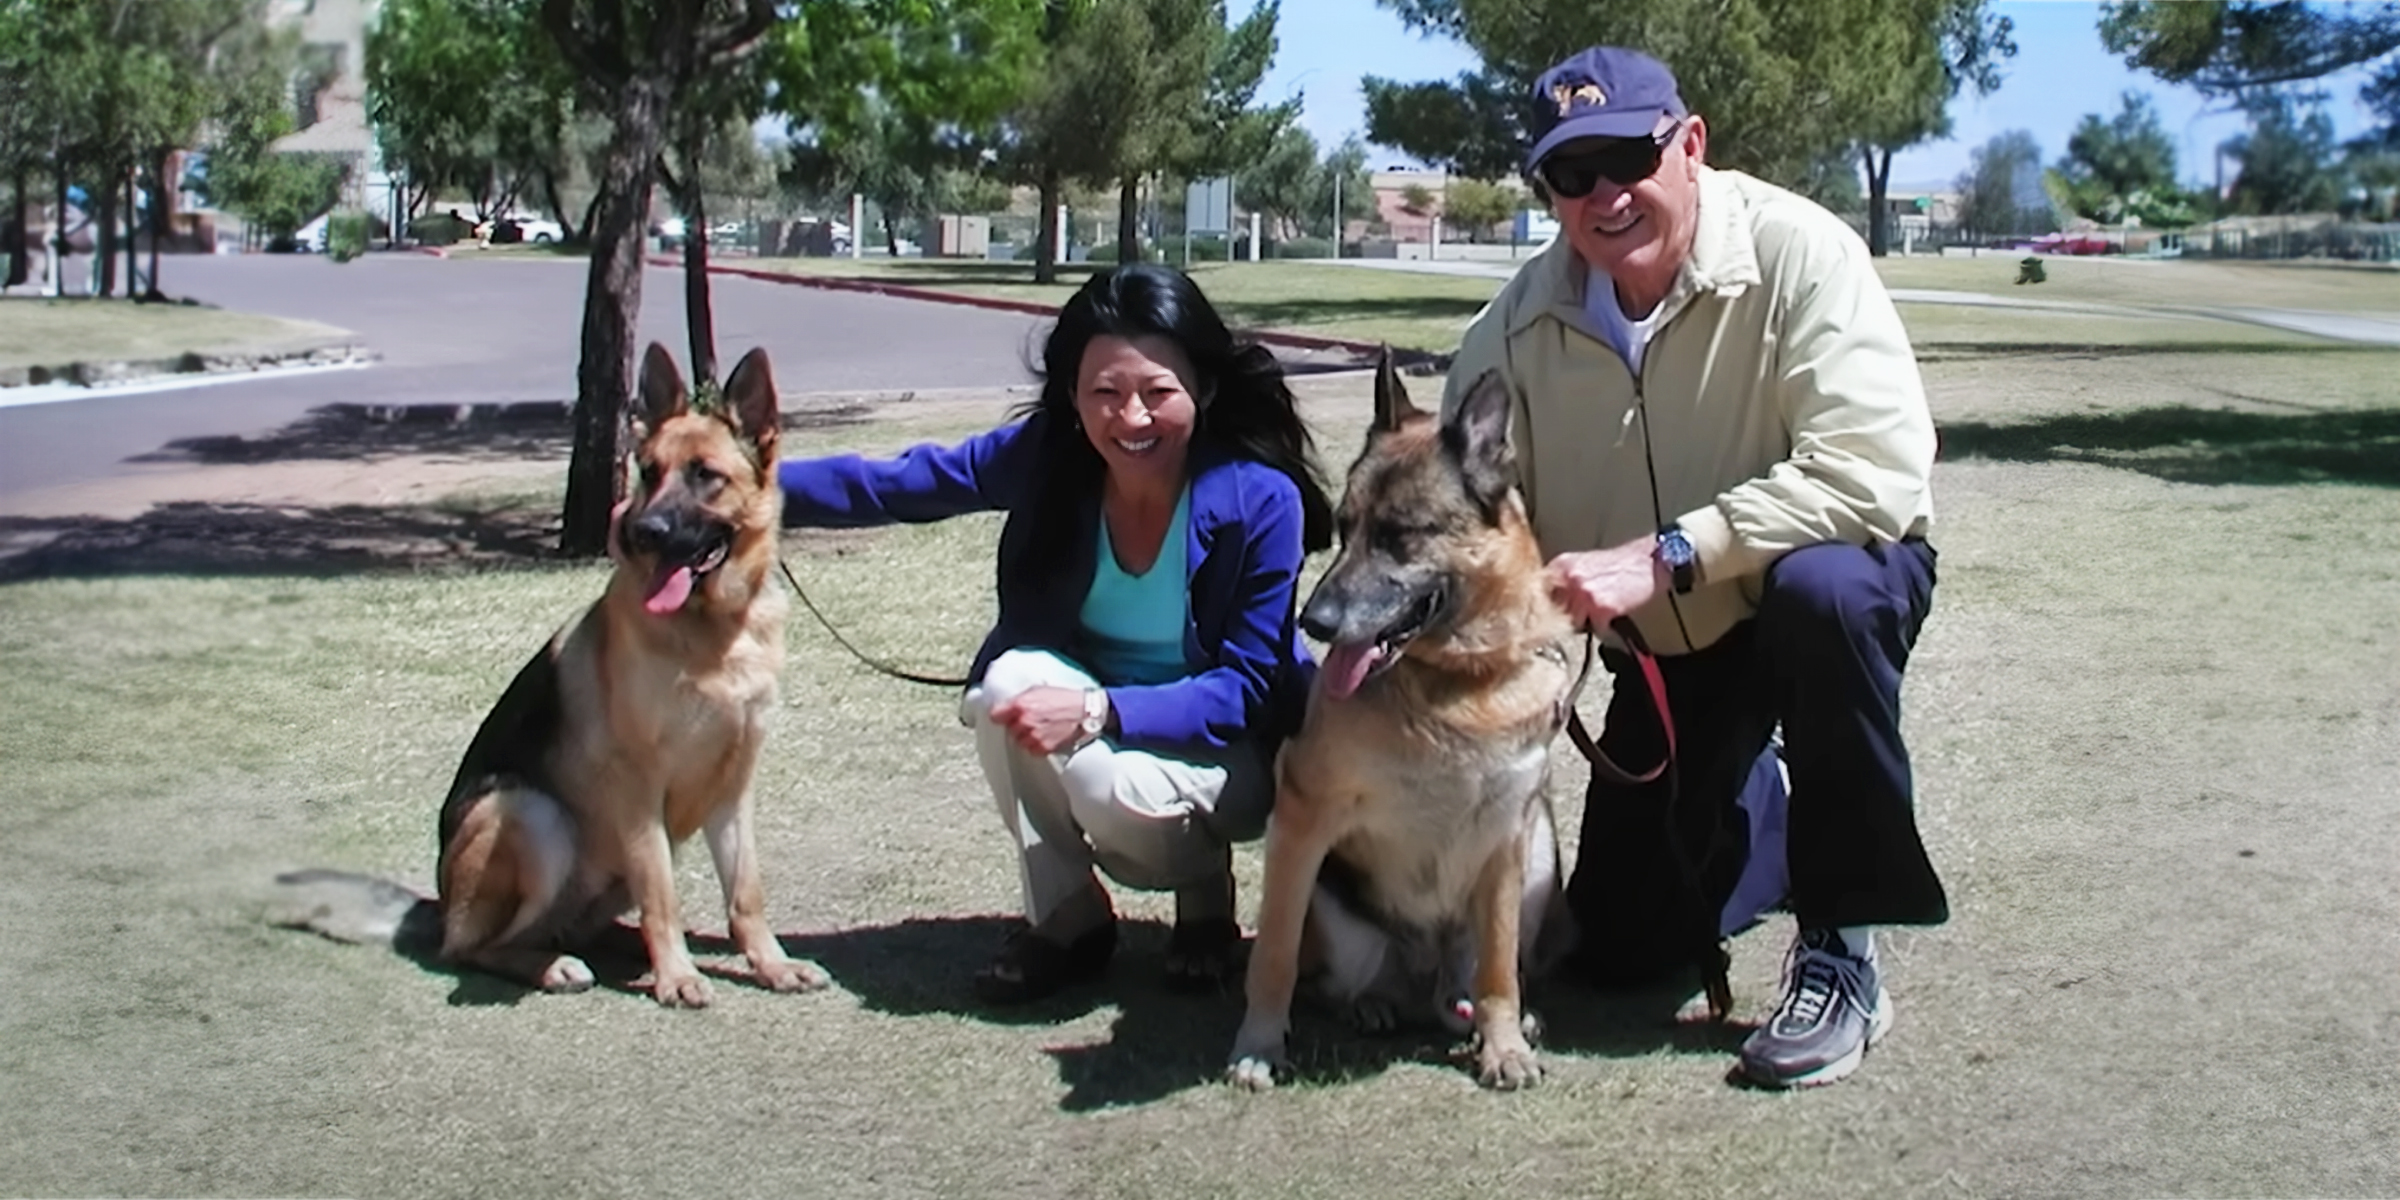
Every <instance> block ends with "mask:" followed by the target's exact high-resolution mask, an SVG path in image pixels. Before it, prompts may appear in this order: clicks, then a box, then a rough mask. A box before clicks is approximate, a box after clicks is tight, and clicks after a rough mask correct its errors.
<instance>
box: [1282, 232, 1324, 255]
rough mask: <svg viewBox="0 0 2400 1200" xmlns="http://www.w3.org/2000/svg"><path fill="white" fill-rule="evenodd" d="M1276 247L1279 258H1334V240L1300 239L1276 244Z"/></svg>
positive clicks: (1319, 238) (1318, 238)
mask: <svg viewBox="0 0 2400 1200" xmlns="http://www.w3.org/2000/svg"><path fill="white" fill-rule="evenodd" d="M1274 246H1275V257H1277V258H1332V257H1334V250H1333V239H1332V238H1321V237H1298V238H1293V239H1291V240H1289V241H1283V242H1276V243H1274Z"/></svg>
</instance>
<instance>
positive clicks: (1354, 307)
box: [722, 258, 1500, 351]
mask: <svg viewBox="0 0 2400 1200" xmlns="http://www.w3.org/2000/svg"><path fill="white" fill-rule="evenodd" d="M722 261H723V262H724V263H725V264H726V265H728V266H741V267H751V268H756V269H761V270H770V271H788V272H792V273H795V274H808V275H837V276H847V277H852V278H872V279H888V280H890V281H892V282H894V283H898V284H905V285H907V286H910V287H922V288H933V289H936V290H940V291H950V292H961V293H965V294H968V295H976V296H998V297H1005V298H1008V299H1013V300H1032V301H1036V302H1039V303H1043V304H1053V305H1055V304H1062V303H1065V301H1066V299H1067V297H1068V296H1070V295H1073V294H1074V291H1075V289H1076V287H1078V286H1080V285H1081V284H1082V282H1083V280H1084V278H1085V277H1086V276H1088V275H1089V274H1090V270H1089V268H1084V267H1081V266H1077V267H1074V268H1068V269H1063V270H1061V272H1060V275H1061V278H1062V279H1064V280H1065V281H1066V282H1062V283H1057V284H1037V283H1034V282H1032V277H1033V269H1032V267H1030V266H1027V265H1023V264H1018V263H980V262H951V261H947V260H934V261H925V260H914V261H901V262H894V261H892V260H890V259H883V260H876V259H860V260H858V261H856V262H853V261H852V260H850V259H845V258H762V259H743V258H728V259H724V260H722ZM1191 273H1192V278H1193V279H1194V280H1195V281H1197V282H1198V283H1199V285H1200V287H1201V290H1203V291H1205V292H1206V293H1208V298H1209V300H1210V301H1212V302H1213V303H1215V304H1216V305H1217V306H1218V308H1219V310H1220V311H1222V312H1223V313H1224V315H1225V319H1226V320H1227V321H1228V322H1230V323H1231V324H1233V325H1235V326H1237V327H1241V328H1249V329H1278V330H1285V331H1288V332H1294V333H1309V334H1316V335H1318V336H1320V337H1340V338H1355V339H1358V340H1361V341H1369V342H1390V343H1391V344H1392V345H1394V346H1400V347H1404V348H1409V349H1418V350H1434V351H1442V350H1450V349H1454V348H1456V347H1457V345H1458V337H1459V334H1460V333H1462V332H1464V331H1465V329H1466V326H1467V322H1468V321H1469V320H1470V319H1472V318H1473V317H1474V316H1475V314H1476V313H1477V312H1478V311H1480V310H1481V309H1482V308H1483V305H1484V302H1485V301H1487V300H1490V299H1491V298H1492V293H1493V292H1495V291H1498V290H1499V286H1500V285H1499V283H1498V281H1495V280H1489V279H1462V278H1456V277H1452V276H1444V275H1414V274H1409V273H1406V272H1401V271H1361V270H1355V269H1352V268H1349V267H1333V266H1325V265H1322V264H1314V263H1305V262H1259V263H1194V264H1192V268H1191Z"/></svg>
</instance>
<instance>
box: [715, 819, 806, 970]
mask: <svg viewBox="0 0 2400 1200" xmlns="http://www.w3.org/2000/svg"><path fill="white" fill-rule="evenodd" d="M707 832H708V853H709V857H711V858H714V859H715V860H716V863H717V882H718V883H719V884H721V885H723V886H724V889H725V924H726V927H727V928H729V929H731V930H732V931H733V944H734V945H735V946H737V947H739V948H740V949H741V952H742V957H744V958H747V959H749V960H750V973H751V974H752V975H754V976H756V977H757V979H758V981H759V983H761V984H763V985H765V986H766V987H768V988H771V989H773V990H775V991H778V992H813V991H815V990H817V989H818V988H821V987H824V986H825V985H826V983H827V982H829V980H828V979H827V978H826V975H825V972H824V971H823V970H821V969H819V968H818V966H817V965H816V964H815V963H811V962H803V961H801V960H799V959H796V958H791V957H789V956H787V955H785V954H784V952H783V943H781V942H778V941H776V940H775V931H774V930H773V929H771V928H769V927H768V926H767V889H766V885H765V883H763V882H762V881H761V880H760V878H759V871H758V837H757V834H756V833H755V832H754V831H753V827H752V825H751V819H750V793H749V792H747V791H744V792H743V793H742V798H741V800H740V801H739V802H737V803H734V804H730V805H727V806H725V807H724V808H721V809H719V810H718V811H717V813H716V815H714V816H712V817H711V818H709V822H708V826H707Z"/></svg>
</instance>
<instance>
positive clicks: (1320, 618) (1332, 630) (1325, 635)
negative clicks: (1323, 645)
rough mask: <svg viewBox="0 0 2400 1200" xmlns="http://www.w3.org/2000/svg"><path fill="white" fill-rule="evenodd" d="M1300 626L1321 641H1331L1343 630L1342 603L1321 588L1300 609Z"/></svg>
mask: <svg viewBox="0 0 2400 1200" xmlns="http://www.w3.org/2000/svg"><path fill="white" fill-rule="evenodd" d="M1300 628H1302V629H1304V630H1307V631H1308V636H1310V637H1313V638H1315V639H1317V640H1318V641H1320V642H1327V643H1331V642H1332V641H1334V639H1335V637H1336V635H1338V634H1340V633H1341V631H1342V606H1341V603H1340V602H1339V601H1337V600H1335V599H1333V598H1332V597H1331V596H1328V595H1326V594H1325V591H1324V589H1322V588H1320V589H1318V591H1317V594H1316V595H1314V596H1310V597H1309V598H1308V604H1307V605H1306V606H1304V607H1303V608H1301V610H1300Z"/></svg>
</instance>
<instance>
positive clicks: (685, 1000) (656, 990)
mask: <svg viewBox="0 0 2400 1200" xmlns="http://www.w3.org/2000/svg"><path fill="white" fill-rule="evenodd" d="M650 998H651V999H653V1000H656V1001H658V1002H659V1004H661V1005H663V1006H665V1007H667V1008H707V1007H708V1002H709V1000H710V999H711V996H710V994H709V990H708V981H707V980H705V979H702V978H700V975H699V973H698V972H696V971H686V972H682V973H677V974H670V973H668V972H664V971H661V972H659V973H658V978H657V979H655V980H653V981H652V982H651V984H650Z"/></svg>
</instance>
